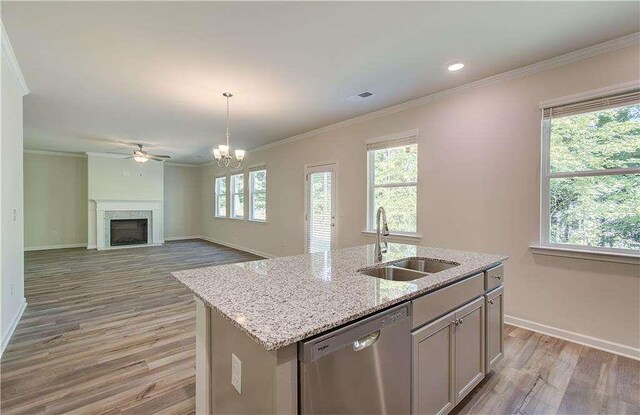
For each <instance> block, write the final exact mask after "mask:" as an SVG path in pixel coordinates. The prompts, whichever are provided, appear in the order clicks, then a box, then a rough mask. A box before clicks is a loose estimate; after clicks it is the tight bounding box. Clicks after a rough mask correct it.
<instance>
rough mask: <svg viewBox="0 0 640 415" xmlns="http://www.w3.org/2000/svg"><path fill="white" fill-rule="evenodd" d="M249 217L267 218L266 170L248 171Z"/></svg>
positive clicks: (258, 219)
mask: <svg viewBox="0 0 640 415" xmlns="http://www.w3.org/2000/svg"><path fill="white" fill-rule="evenodd" d="M249 219H250V220H255V221H266V220H267V170H265V169H264V168H262V169H260V170H251V171H250V172H249Z"/></svg>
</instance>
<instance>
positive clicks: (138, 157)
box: [125, 144, 171, 163]
mask: <svg viewBox="0 0 640 415" xmlns="http://www.w3.org/2000/svg"><path fill="white" fill-rule="evenodd" d="M136 145H137V146H138V149H137V150H133V155H132V156H129V157H125V158H126V159H131V158H132V159H134V160H135V161H137V162H138V163H146V162H147V161H149V160H154V161H165V160H166V159H170V158H171V156H159V155H156V154H149V153H147V152H146V151H144V150H143V149H142V144H136Z"/></svg>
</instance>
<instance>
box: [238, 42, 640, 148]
mask: <svg viewBox="0 0 640 415" xmlns="http://www.w3.org/2000/svg"><path fill="white" fill-rule="evenodd" d="M638 44H640V32H636V33H631V34H629V35H626V36H622V37H619V38H617V39H613V40H610V41H607V42H603V43H598V44H596V45H593V46H588V47H586V48H583V49H579V50H576V51H573V52H569V53H565V54H563V55H559V56H556V57H553V58H550V59H546V60H543V61H540V62H536V63H533V64H531V65H527V66H523V67H521V68H517V69H513V70H510V71H507V72H503V73H501V74H497V75H493V76H490V77H488V78H484V79H480V80H478V81H474V82H470V83H468V84H464V85H461V86H458V87H455V88H451V89H446V90H444V91H441V92H436V93H435V94H431V95H427V96H424V97H421V98H417V99H414V100H411V101H407V102H404V103H402V104H398V105H394V106H392V107H387V108H383V109H381V110H377V111H373V112H370V113H367V114H363V115H359V116H357V117H354V118H350V119H348V120H344V121H340V122H337V123H335V124H330V125H327V126H326V127H321V128H318V129H315V130H311V131H307V132H305V133H302V134H298V135H294V136H292V137H289V138H285V139H282V140H278V141H274V142H272V143H268V144H265V145H262V146H258V147H254V148H250V149H249V150H247V151H251V152H255V151H262V150H267V149H270V148H273V147H279V146H282V145H284V144H289V143H293V142H296V141H300V140H304V139H306V138H310V137H313V136H316V135H318V134H321V133H324V132H328V131H333V130H336V129H339V128H343V127H348V126H351V125H355V124H359V123H361V122H364V121H367V120H371V119H374V118H379V117H384V116H385V115H390V114H394V113H396V112H400V111H404V110H407V109H410V108H414V107H418V106H421V105H424V104H428V103H432V102H436V101H441V100H443V99H445V98H448V97H451V96H454V95H459V94H461V93H465V92H469V91H471V90H474V89H478V88H482V87H485V86H488V85H495V84H500V83H503V82H507V81H511V80H513V79H517V78H521V77H523V76H526V75H531V74H535V73H538V72H542V71H546V70H549V69H554V68H557V67H560V66H564V65H568V64H570V63H574V62H578V61H581V60H584V59H588V58H591V57H594V56H598V55H602V54H604V53H608V52H613V51H615V50H618V49H623V48H626V47H628V46H633V45H638Z"/></svg>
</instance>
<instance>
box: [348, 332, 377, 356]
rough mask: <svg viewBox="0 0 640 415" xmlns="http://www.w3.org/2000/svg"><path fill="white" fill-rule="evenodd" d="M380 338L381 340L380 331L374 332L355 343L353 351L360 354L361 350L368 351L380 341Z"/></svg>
mask: <svg viewBox="0 0 640 415" xmlns="http://www.w3.org/2000/svg"><path fill="white" fill-rule="evenodd" d="M379 338H380V330H378V331H376V332H373V333H371V334H369V335H368V336H364V337H363V338H361V339H358V340H356V341H354V342H353V351H354V352H359V351H360V350H363V349H366V348H367V347H369V346H373V345H374V344H375V343H376V342H377V341H378V339H379Z"/></svg>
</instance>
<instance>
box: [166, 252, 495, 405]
mask: <svg viewBox="0 0 640 415" xmlns="http://www.w3.org/2000/svg"><path fill="white" fill-rule="evenodd" d="M374 248H375V247H374V245H365V246H358V247H353V248H346V249H339V250H335V251H327V252H321V253H314V254H305V255H298V256H290V257H280V258H274V259H268V260H261V261H254V262H245V263H239V264H230V265H222V266H216V267H209V268H202V269H194V270H188V271H180V272H175V273H173V276H174V277H175V278H176V279H178V280H179V281H180V282H181V283H182V284H184V285H185V286H186V287H187V288H189V289H190V290H191V291H192V292H193V293H194V295H195V297H196V299H197V302H196V304H197V311H196V313H197V340H196V342H197V343H196V344H197V346H196V347H197V349H196V411H197V413H298V412H302V413H305V409H304V407H303V402H308V399H306V400H305V396H302V395H303V393H302V392H301V391H300V390H299V389H302V387H304V383H303V382H301V381H300V379H299V366H300V365H301V364H302V360H304V359H303V356H301V354H300V353H299V350H300V351H302V350H303V347H302V345H303V343H302V342H303V341H305V340H307V339H310V338H316V337H322V336H320V335H321V334H325V333H327V332H329V331H331V330H333V329H337V328H341V327H343V326H345V325H347V324H348V323H351V322H355V321H360V320H366V319H368V318H370V316H373V315H375V314H376V313H378V312H381V311H383V310H389V309H390V308H393V307H394V306H398V305H402V304H408V306H407V307H406V310H407V311H406V312H404V313H405V314H406V315H405V317H406V318H410V319H411V321H412V322H411V328H412V329H415V330H414V331H413V332H412V334H411V336H413V339H414V344H413V346H410V348H412V350H413V352H412V355H413V356H414V357H415V352H418V351H419V349H420V347H422V345H421V344H419V343H418V344H415V339H416V338H417V337H415V334H416V333H418V332H419V331H420V330H418V329H419V328H421V327H423V326H425V324H427V323H432V322H437V321H436V320H438V321H439V319H442V318H443V317H447V316H446V315H445V314H447V313H449V312H451V311H453V308H454V307H452V306H456V307H457V306H459V305H462V304H463V303H467V302H468V301H467V300H469V302H470V301H471V300H474V299H475V300H476V302H477V301H479V299H480V298H484V297H483V295H484V294H485V293H486V292H488V291H489V290H488V288H492V289H495V288H500V286H501V284H502V278H503V275H502V267H501V264H502V262H503V261H505V260H506V259H507V257H506V256H504V255H494V254H482V253H476V252H465V251H455V250H448V249H440V248H430V247H421V246H415V245H405V244H389V247H388V250H387V252H386V253H384V255H383V257H382V260H381V261H379V260H378V258H376V254H375V249H374ZM408 259H416V260H418V261H419V260H421V259H422V260H424V259H429V263H431V264H434V263H435V264H436V265H437V264H438V263H440V264H442V265H444V266H443V267H439V268H438V270H437V272H433V273H425V274H423V276H421V277H420V278H417V279H413V280H407V281H397V280H387V279H384V278H376V277H374V276H371V275H367V274H365V273H363V272H362V271H363V270H364V271H365V272H368V273H369V274H372V275H374V274H375V272H373V273H372V272H370V271H372V270H373V271H375V270H376V268H383V267H384V266H385V265H387V264H391V263H395V262H397V261H401V260H405V262H406V260H408ZM492 269H495V270H498V271H493V274H492V275H493V277H494V278H495V281H497V282H498V284H493V282H491V281H489V284H493V285H491V286H490V287H489V286H487V284H488V282H487V281H488V280H487V272H486V271H488V270H489V271H490V270H492ZM490 277H491V275H490ZM434 293H444V294H438V297H433V298H431V296H433V295H434ZM467 297H469V298H467ZM416 299H422V300H421V301H422V303H416V301H412V300H416ZM500 300H501V292H500ZM483 301H484V299H483ZM478 304H479V303H478ZM500 304H501V301H500ZM474 310H480V312H481V314H482V324H481V326H482V327H478V330H480V331H482V333H481V337H482V338H481V339H479V340H478V341H481V342H482V343H483V344H482V345H481V348H482V350H481V351H480V352H481V353H482V354H483V355H484V354H485V352H486V347H485V346H486V345H485V344H484V342H485V333H484V332H485V330H486V328H487V327H486V325H485V324H484V318H485V311H484V303H483V305H482V307H481V308H476V309H474ZM478 315H480V314H478ZM501 316H502V306H501V307H500V317H501ZM419 319H422V320H424V321H418V320H419ZM455 320H456V321H453V320H452V322H451V323H452V324H453V323H456V322H458V321H462V319H461V318H456V319H455ZM384 324H388V323H384ZM501 324H502V323H501V320H500V326H501ZM457 325H458V324H456V326H457ZM429 326H430V325H429ZM468 326H469V325H468ZM452 327H453V326H452ZM465 327H467V326H465ZM469 327H470V326H469ZM427 328H428V327H427ZM478 330H476V331H478ZM438 332H439V331H438ZM407 336H409V333H408V332H407ZM428 337H429V336H427V338H428ZM450 337H451V336H450ZM407 338H408V339H410V337H407ZM376 340H377V339H376ZM452 340H453V338H452ZM374 341H375V340H374ZM410 341H411V340H409V342H410ZM460 343H462V342H460ZM425 344H426V343H425ZM500 344H501V339H500ZM354 347H355V346H354ZM408 347H409V346H408ZM452 347H453V342H452ZM449 358H450V360H451V361H452V367H451V368H452V369H454V365H455V362H454V360H455V359H454V358H453V356H449ZM407 359H409V360H410V359H411V358H410V357H407ZM414 360H415V359H414ZM481 360H482V362H481V363H482V364H481V366H482V368H481V369H482V375H483V376H484V372H485V370H486V367H485V358H484V356H483V357H482V359H481ZM404 363H406V364H407V365H409V364H413V365H414V369H413V370H412V371H411V372H412V373H413V375H412V376H413V377H412V379H411V383H412V385H413V384H414V383H415V382H416V381H418V379H417V378H416V376H415V375H416V372H417V370H416V368H415V364H416V362H415V361H414V362H412V363H411V362H409V361H407V362H404ZM404 363H399V364H400V365H402V364H404ZM486 363H487V365H489V362H486ZM478 364H479V363H478ZM407 376H409V375H408V374H407ZM449 377H455V374H451V376H449ZM476 377H477V376H476ZM479 380H481V378H480V379H479ZM479 380H478V379H475V378H474V379H473V382H474V383H475V384H477V383H478V382H479ZM407 381H409V379H408V378H407ZM442 381H443V382H445V381H446V380H444V379H443V380H442ZM299 384H301V385H302V387H300V388H299ZM466 386H468V385H465V387H466ZM474 386H475V385H474ZM412 387H413V386H412ZM452 388H453V389H456V386H455V384H453V385H452ZM414 389H415V388H414ZM448 389H451V388H448ZM458 389H460V388H458ZM467 389H468V388H467ZM469 390H470V389H469ZM449 392H453V391H449ZM466 393H468V391H466V392H465V394H466ZM410 395H411V399H412V400H413V405H412V407H414V412H416V413H418V412H421V410H420V408H421V407H424V405H426V404H429V405H431V404H432V403H434V402H426V403H425V402H422V403H420V402H416V396H415V395H416V393H415V391H414V392H413V393H410V394H409V392H407V401H408V399H409V396H410ZM449 395H453V394H452V393H450V394H449ZM452 399H453V402H455V401H456V397H455V396H452ZM407 404H408V402H407ZM438 405H439V404H438ZM452 405H453V403H451V402H450V403H449V405H448V406H450V407H451V408H452V407H453V406H452ZM451 408H449V409H448V410H450V409H451Z"/></svg>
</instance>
